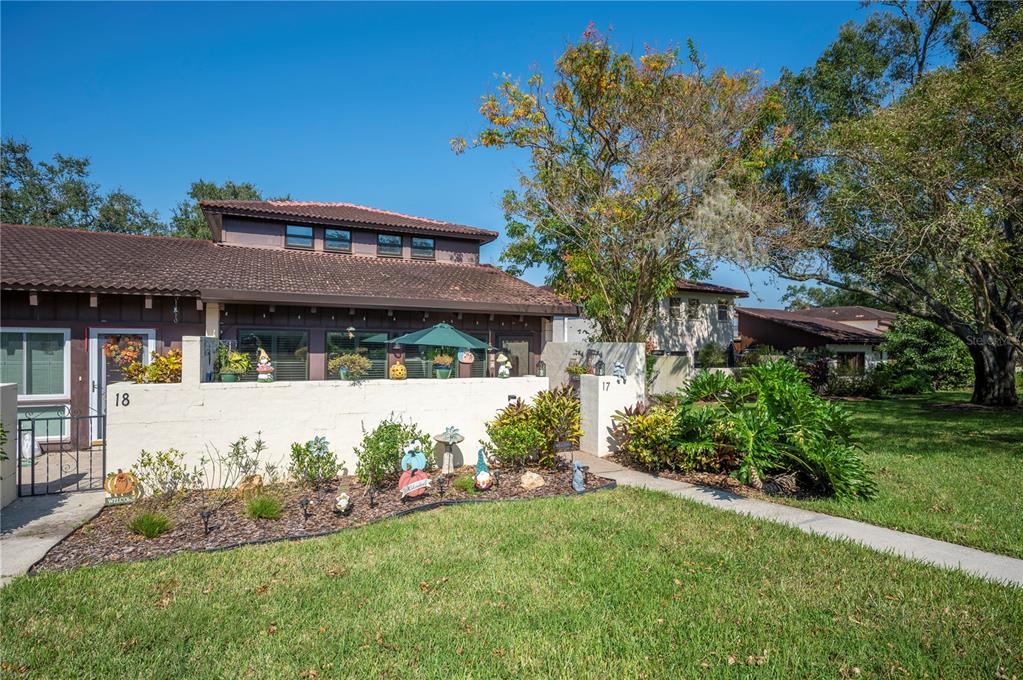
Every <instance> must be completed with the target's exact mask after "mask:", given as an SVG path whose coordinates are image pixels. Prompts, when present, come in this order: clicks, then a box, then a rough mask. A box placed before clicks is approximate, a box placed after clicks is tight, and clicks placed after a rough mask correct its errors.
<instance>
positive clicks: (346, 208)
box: [199, 201, 498, 243]
mask: <svg viewBox="0 0 1023 680" xmlns="http://www.w3.org/2000/svg"><path fill="white" fill-rule="evenodd" d="M199 205H200V207H201V208H202V210H203V212H204V213H207V214H209V213H221V214H225V215H237V216H243V217H263V218H271V219H281V218H285V219H286V218H290V219H293V220H300V221H307V222H315V223H320V224H350V223H357V224H366V225H370V226H374V227H384V228H390V229H400V230H408V231H411V232H417V233H420V232H421V233H431V234H435V233H440V234H455V235H459V236H464V237H468V238H472V239H474V240H479V241H482V242H484V243H489V242H490V241H493V240H494V239H495V238H497V235H498V234H497V232H496V231H489V230H487V229H478V228H476V227H470V226H466V225H464V224H455V223H453V222H444V221H442V220H434V219H430V218H426V217H416V216H415V215H404V214H402V213H397V212H391V211H389V210H379V209H377V208H370V207H367V206H364V205H355V204H354V203H326V202H318V201H199Z"/></svg>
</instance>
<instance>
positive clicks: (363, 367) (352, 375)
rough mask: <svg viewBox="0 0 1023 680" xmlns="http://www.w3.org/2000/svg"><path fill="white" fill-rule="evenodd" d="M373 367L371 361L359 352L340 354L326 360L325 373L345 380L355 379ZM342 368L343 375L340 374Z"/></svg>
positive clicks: (360, 377)
mask: <svg viewBox="0 0 1023 680" xmlns="http://www.w3.org/2000/svg"><path fill="white" fill-rule="evenodd" d="M371 368H373V362H372V361H370V360H369V358H367V357H364V356H362V355H361V354H352V353H349V354H341V355H340V356H336V357H334V358H332V359H331V360H330V361H328V362H327V373H328V374H329V375H332V376H335V377H340V378H343V379H345V380H351V381H353V382H354V381H356V380H360V379H362V378H364V377H365V376H366V374H367V373H369V370H370V369H371ZM341 369H344V371H345V375H343V376H342V375H341Z"/></svg>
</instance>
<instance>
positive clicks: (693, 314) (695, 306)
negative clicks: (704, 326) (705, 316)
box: [686, 298, 700, 321]
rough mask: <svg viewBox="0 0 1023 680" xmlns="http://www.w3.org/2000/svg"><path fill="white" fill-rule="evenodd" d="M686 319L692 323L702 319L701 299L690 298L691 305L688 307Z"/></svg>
mask: <svg viewBox="0 0 1023 680" xmlns="http://www.w3.org/2000/svg"><path fill="white" fill-rule="evenodd" d="M686 318H687V319H689V320H690V321H691V320H693V319H699V318H700V300H699V298H689V304H687V305H686Z"/></svg>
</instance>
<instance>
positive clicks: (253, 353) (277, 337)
mask: <svg viewBox="0 0 1023 680" xmlns="http://www.w3.org/2000/svg"><path fill="white" fill-rule="evenodd" d="M238 338H239V339H238V350H239V351H241V352H247V353H248V354H249V357H250V358H251V359H252V370H251V371H249V372H248V373H246V374H245V375H244V376H242V380H255V379H256V361H257V360H258V359H259V352H258V350H259V348H260V347H262V348H263V349H264V350H266V353H267V354H268V355H270V362H271V363H272V364H273V366H274V380H308V379H309V333H307V332H306V331H269V330H243V331H240V332H239V335H238Z"/></svg>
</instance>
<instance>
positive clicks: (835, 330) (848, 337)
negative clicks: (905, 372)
mask: <svg viewBox="0 0 1023 680" xmlns="http://www.w3.org/2000/svg"><path fill="white" fill-rule="evenodd" d="M736 311H738V313H739V316H740V317H742V316H743V315H749V316H753V317H756V318H758V319H766V320H767V321H773V322H774V323H777V324H780V325H782V326H788V327H789V328H795V329H797V330H800V331H803V332H804V333H811V334H813V335H817V336H820V337H822V338H825V339H827V340H829V341H831V342H836V343H850V344H865V343H877V342H880V341H881V340H883V339H884V335H883V334H881V333H875V332H873V331H868V330H865V329H862V328H856V327H855V326H850V325H848V324H844V323H841V322H839V321H832V320H831V319H819V318H816V317H814V316H810V315H807V314H805V313H803V312H804V310H799V311H792V312H790V311H787V310H784V309H754V308H752V307H738V308H736Z"/></svg>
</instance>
